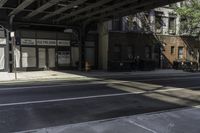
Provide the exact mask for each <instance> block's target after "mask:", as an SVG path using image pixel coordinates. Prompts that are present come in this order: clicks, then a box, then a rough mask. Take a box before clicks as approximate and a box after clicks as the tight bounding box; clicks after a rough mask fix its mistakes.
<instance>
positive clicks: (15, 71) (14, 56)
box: [10, 32, 17, 80]
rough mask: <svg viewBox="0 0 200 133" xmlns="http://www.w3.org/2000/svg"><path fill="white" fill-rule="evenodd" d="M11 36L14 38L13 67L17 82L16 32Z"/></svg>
mask: <svg viewBox="0 0 200 133" xmlns="http://www.w3.org/2000/svg"><path fill="white" fill-rule="evenodd" d="M10 36H11V38H12V46H13V60H14V62H13V63H14V65H13V70H14V73H15V80H17V67H16V40H15V32H11V33H10Z"/></svg>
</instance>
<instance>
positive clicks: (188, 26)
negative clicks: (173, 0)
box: [176, 0, 200, 36]
mask: <svg viewBox="0 0 200 133" xmlns="http://www.w3.org/2000/svg"><path fill="white" fill-rule="evenodd" d="M176 12H177V13H178V14H179V15H180V16H181V23H180V34H183V33H187V34H189V35H198V36H199V35H200V0H187V1H185V2H183V3H182V4H181V7H177V9H176Z"/></svg>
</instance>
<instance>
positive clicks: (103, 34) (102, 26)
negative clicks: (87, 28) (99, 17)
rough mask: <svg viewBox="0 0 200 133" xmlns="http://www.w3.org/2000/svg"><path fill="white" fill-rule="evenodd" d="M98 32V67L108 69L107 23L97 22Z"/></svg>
mask: <svg viewBox="0 0 200 133" xmlns="http://www.w3.org/2000/svg"><path fill="white" fill-rule="evenodd" d="M98 33H99V48H98V50H99V51H98V54H99V56H98V61H99V62H98V65H99V66H98V68H99V69H103V70H107V69H108V47H109V46H108V45H109V31H108V23H107V22H101V23H99V24H98Z"/></svg>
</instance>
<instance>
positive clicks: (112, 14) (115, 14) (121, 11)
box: [87, 0, 155, 21]
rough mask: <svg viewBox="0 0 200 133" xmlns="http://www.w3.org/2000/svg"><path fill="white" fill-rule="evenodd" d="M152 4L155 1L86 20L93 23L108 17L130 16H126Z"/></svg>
mask: <svg viewBox="0 0 200 133" xmlns="http://www.w3.org/2000/svg"><path fill="white" fill-rule="evenodd" d="M154 3H155V0H151V1H148V2H147V3H142V4H138V5H135V6H132V7H129V8H125V9H122V10H118V11H113V12H110V13H105V14H102V15H100V16H99V17H93V18H91V19H88V20H87V21H94V20H98V19H103V18H106V17H110V16H118V15H119V14H123V13H124V15H130V14H128V12H130V11H133V10H136V9H137V8H141V7H145V6H148V5H151V4H154ZM136 11H137V10H136Z"/></svg>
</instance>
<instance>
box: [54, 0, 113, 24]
mask: <svg viewBox="0 0 200 133" xmlns="http://www.w3.org/2000/svg"><path fill="white" fill-rule="evenodd" d="M110 1H112V0H101V1H98V2H96V3H94V4H92V5H89V6H87V7H85V8H82V9H80V10H77V11H75V12H71V13H70V14H66V15H64V16H61V17H60V18H58V19H57V20H56V21H57V22H59V21H61V20H64V19H67V18H70V17H72V16H75V15H78V14H80V13H82V12H85V11H88V10H91V9H93V8H97V7H100V6H102V5H104V4H106V3H109V2H110Z"/></svg>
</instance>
